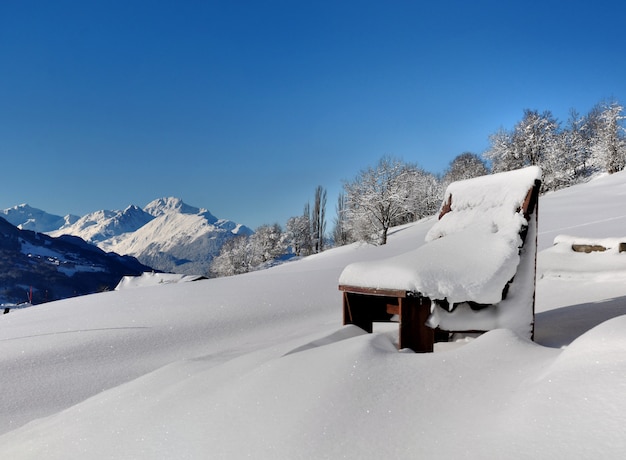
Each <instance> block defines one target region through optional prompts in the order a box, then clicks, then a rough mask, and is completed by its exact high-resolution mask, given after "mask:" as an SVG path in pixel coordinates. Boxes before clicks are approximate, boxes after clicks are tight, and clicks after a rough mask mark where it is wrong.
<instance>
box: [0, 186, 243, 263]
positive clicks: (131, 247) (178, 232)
mask: <svg viewBox="0 0 626 460" xmlns="http://www.w3.org/2000/svg"><path fill="white" fill-rule="evenodd" d="M0 216H1V217H5V218H6V219H7V220H8V221H9V222H10V223H12V224H13V225H15V226H17V227H18V228H23V227H28V229H31V230H35V231H39V232H42V233H46V234H48V235H50V236H53V237H59V236H62V235H73V236H78V237H80V238H82V239H83V240H85V241H87V242H88V243H91V244H93V245H95V246H97V247H98V248H100V249H102V250H103V251H106V252H115V253H117V254H121V255H130V256H133V257H136V258H137V259H138V260H139V261H140V262H141V263H143V264H145V265H148V266H150V267H153V268H154V269H157V270H160V271H164V272H171V273H181V274H186V275H205V274H208V273H209V269H210V265H211V261H212V260H213V258H214V257H215V256H217V255H218V254H219V252H220V250H221V247H222V245H223V244H224V242H225V241H227V240H228V239H230V238H233V237H235V236H238V235H250V234H252V233H253V231H252V230H251V229H250V228H248V227H246V226H245V225H243V224H239V223H236V222H233V221H231V220H228V219H219V218H217V217H216V216H214V215H213V214H211V212H210V211H209V210H208V209H205V208H199V207H195V206H191V205H188V204H187V203H185V202H184V201H183V200H182V199H181V198H177V197H161V198H157V199H155V200H152V201H151V202H149V203H148V204H147V205H146V206H144V207H143V208H140V207H139V206H136V205H129V206H127V207H126V208H125V209H124V210H99V211H94V212H91V213H89V214H86V215H84V216H82V217H78V216H71V215H68V216H65V217H60V216H56V215H53V214H48V213H46V212H45V211H42V210H40V209H37V208H32V207H30V206H29V205H27V204H23V205H20V206H15V207H13V208H8V209H5V210H3V211H0ZM55 225H56V228H55Z"/></svg>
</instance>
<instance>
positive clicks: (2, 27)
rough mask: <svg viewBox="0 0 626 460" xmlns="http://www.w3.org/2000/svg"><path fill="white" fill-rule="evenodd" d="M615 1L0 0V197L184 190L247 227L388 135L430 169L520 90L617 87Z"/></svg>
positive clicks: (95, 199) (579, 91)
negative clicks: (10, 0) (17, 0)
mask: <svg viewBox="0 0 626 460" xmlns="http://www.w3.org/2000/svg"><path fill="white" fill-rule="evenodd" d="M625 30H626V3H624V2H623V1H621V0H614V1H605V0H596V1H594V2H582V1H570V2H562V1H553V0H543V1H534V0H533V1H524V2H520V1H515V2H503V1H502V0H500V1H474V2H467V1H455V0H451V1H437V2H430V3H426V2H418V1H402V0H394V1H391V0H387V1H367V0H365V1H345V2H341V1H330V2H327V1H323V0H322V1H315V2H304V1H297V2H296V1H272V0H269V1H263V2H261V1H257V2H251V1H221V2H218V1H169V2H168V1H156V0H154V1H133V0H126V1H115V0H112V1H101V2H98V1H63V0H59V1H54V2H50V1H27V0H25V1H20V2H9V1H2V2H0V69H1V72H0V156H1V159H2V160H1V163H0V177H1V180H0V208H7V207H10V206H14V205H16V204H20V203H28V204H30V205H31V206H34V207H37V208H40V209H44V210H46V211H48V212H51V213H54V214H60V215H65V214H68V213H72V214H78V215H82V214H86V213H88V212H91V211H95V210H99V209H123V208H125V207H126V206H127V205H129V204H136V205H139V206H144V205H145V204H147V203H148V202H149V201H151V200H153V199H155V198H159V197H162V196H177V197H180V198H182V199H183V200H184V201H185V202H187V203H188V204H190V205H194V206H198V207H205V208H208V209H209V210H210V211H211V212H212V213H213V214H215V215H217V216H218V217H222V218H227V219H232V220H235V221H237V222H241V223H244V224H246V225H248V226H250V227H253V228H254V227H256V226H258V225H261V224H263V223H273V222H278V223H280V224H281V225H284V223H285V221H286V220H287V218H288V217H290V216H294V215H299V214H301V212H302V209H303V206H304V204H305V203H306V202H307V201H310V200H312V199H313V195H314V190H315V187H316V186H318V185H322V186H323V187H325V188H326V189H327V190H328V204H327V214H328V216H329V218H328V220H329V227H330V222H331V221H332V217H334V212H335V211H334V209H335V200H336V196H337V193H338V192H339V191H340V189H341V187H342V181H343V180H346V179H348V180H349V179H352V178H353V177H354V176H355V175H356V174H357V173H358V171H359V170H361V169H363V168H365V167H367V166H370V165H374V164H375V163H376V162H377V161H378V159H379V158H381V157H382V156H383V155H393V156H396V157H399V158H401V159H403V160H405V161H407V162H416V163H418V164H419V165H420V166H422V167H423V168H424V169H426V170H428V171H431V172H434V173H440V172H443V171H444V169H445V168H446V166H447V165H448V164H449V163H450V161H451V160H452V159H453V158H454V157H455V156H456V155H458V154H460V153H462V152H464V151H471V152H474V153H478V154H481V153H482V152H483V151H484V150H485V149H486V148H487V147H488V145H489V144H488V136H489V135H490V134H492V133H494V132H495V131H497V130H498V129H499V128H500V127H504V128H507V129H510V128H512V127H513V126H514V124H515V123H516V122H517V121H519V120H520V119H521V117H522V113H523V110H524V109H526V108H529V109H537V110H539V111H543V110H551V111H552V113H553V114H554V115H555V116H556V117H557V118H558V119H559V120H561V121H562V122H565V121H566V119H567V117H568V112H569V109H570V108H576V109H577V110H578V111H579V112H581V113H583V114H584V113H586V112H587V111H588V110H589V109H590V108H591V107H592V106H593V105H595V104H596V103H597V102H600V101H601V100H602V99H610V98H614V99H617V100H618V101H619V102H621V103H622V104H625V103H626V59H624V46H625V45H626V35H625Z"/></svg>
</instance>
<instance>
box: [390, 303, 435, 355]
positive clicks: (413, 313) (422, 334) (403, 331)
mask: <svg viewBox="0 0 626 460" xmlns="http://www.w3.org/2000/svg"><path fill="white" fill-rule="evenodd" d="M429 316H430V299H429V298H427V297H407V298H403V299H400V337H399V341H398V347H399V348H400V349H402V348H410V349H411V350H413V351H414V352H416V353H430V352H432V351H433V348H434V343H435V332H434V330H433V329H431V328H429V327H428V326H426V321H427V320H428V317H429Z"/></svg>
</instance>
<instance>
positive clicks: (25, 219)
mask: <svg viewBox="0 0 626 460" xmlns="http://www.w3.org/2000/svg"><path fill="white" fill-rule="evenodd" d="M0 217H4V218H5V219H6V220H7V221H8V222H9V223H11V224H13V225H15V226H16V227H17V228H20V229H22V230H32V231H34V232H41V233H46V232H50V231H53V230H56V229H58V228H60V227H62V226H66V225H71V224H73V223H74V222H76V221H77V220H78V216H74V215H71V214H68V215H67V216H65V217H61V216H56V215H54V214H48V213H47V212H44V211H42V210H41V209H37V208H33V207H31V206H29V205H27V204H20V205H18V206H13V207H12V208H8V209H4V210H0Z"/></svg>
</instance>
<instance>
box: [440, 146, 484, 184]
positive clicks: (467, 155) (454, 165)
mask: <svg viewBox="0 0 626 460" xmlns="http://www.w3.org/2000/svg"><path fill="white" fill-rule="evenodd" d="M486 174H489V168H488V167H487V163H486V162H485V160H483V159H482V158H480V157H479V156H478V155H476V154H475V153H471V152H464V153H461V154H460V155H458V156H457V157H456V158H454V160H452V161H451V162H450V165H449V166H448V169H447V170H446V172H445V173H444V175H443V183H444V184H446V185H447V184H450V183H452V182H456V181H459V180H465V179H471V178H472V177H479V176H484V175H486Z"/></svg>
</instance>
